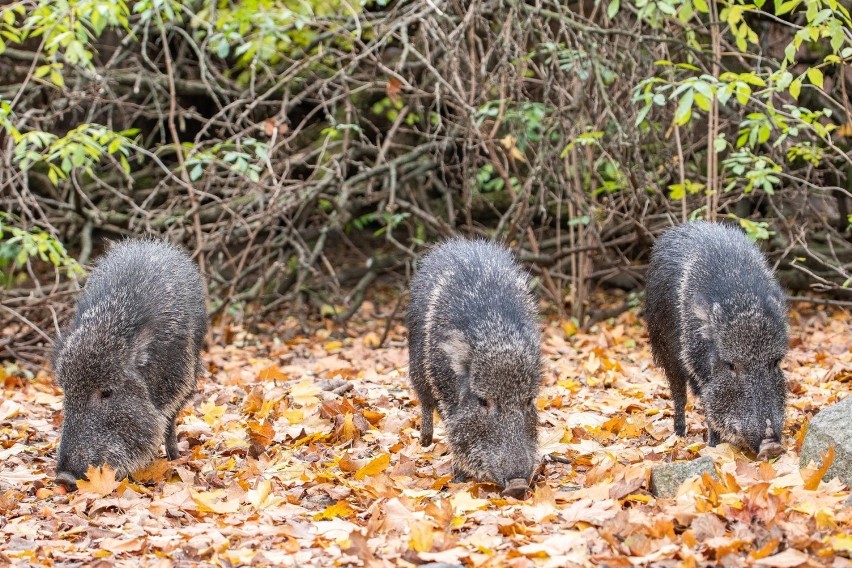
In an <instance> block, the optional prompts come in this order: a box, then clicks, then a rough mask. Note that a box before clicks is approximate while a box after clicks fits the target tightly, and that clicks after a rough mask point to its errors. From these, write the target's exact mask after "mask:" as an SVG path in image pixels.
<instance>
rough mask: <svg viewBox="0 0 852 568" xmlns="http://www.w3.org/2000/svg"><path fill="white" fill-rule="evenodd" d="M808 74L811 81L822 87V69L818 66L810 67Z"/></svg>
mask: <svg viewBox="0 0 852 568" xmlns="http://www.w3.org/2000/svg"><path fill="white" fill-rule="evenodd" d="M807 75H808V79H809V80H810V82H811V83H813V84H814V85H816V86H817V87H819V88H820V89H822V79H823V76H822V71H820V70H819V69H817V68H816V67H811V68H810V69H808V72H807Z"/></svg>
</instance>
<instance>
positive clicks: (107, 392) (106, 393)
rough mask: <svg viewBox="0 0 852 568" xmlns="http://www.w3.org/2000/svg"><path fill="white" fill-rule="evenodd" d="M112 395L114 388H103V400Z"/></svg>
mask: <svg viewBox="0 0 852 568" xmlns="http://www.w3.org/2000/svg"><path fill="white" fill-rule="evenodd" d="M111 396H112V389H102V390H101V400H106V399H108V398H109V397H111Z"/></svg>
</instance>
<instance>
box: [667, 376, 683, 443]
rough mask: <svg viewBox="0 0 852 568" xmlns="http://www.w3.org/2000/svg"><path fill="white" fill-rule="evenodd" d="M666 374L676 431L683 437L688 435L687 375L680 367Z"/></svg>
mask: <svg viewBox="0 0 852 568" xmlns="http://www.w3.org/2000/svg"><path fill="white" fill-rule="evenodd" d="M666 374H667V375H668V376H669V388H670V389H671V392H672V403H673V404H674V431H675V434H677V435H678V436H680V437H681V438H682V437H684V436H686V377H685V376H683V373H682V372H681V371H680V370H679V369H678V370H676V371H674V372H669V373H666Z"/></svg>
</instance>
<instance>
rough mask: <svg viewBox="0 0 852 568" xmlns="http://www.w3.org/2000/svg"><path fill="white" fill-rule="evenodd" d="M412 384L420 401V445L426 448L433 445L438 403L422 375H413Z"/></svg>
mask: <svg viewBox="0 0 852 568" xmlns="http://www.w3.org/2000/svg"><path fill="white" fill-rule="evenodd" d="M412 383H413V384H414V391H415V392H416V393H417V400H419V401H420V445H421V446H423V447H424V448H425V447H426V446H430V445H432V430H433V428H434V422H433V421H434V415H435V409H436V408H437V407H438V401H437V400H435V397H434V396H432V392H431V390H430V388H429V385H428V384H427V383H426V380H425V379H424V378H422V375H419V374H417V375H413V376H412Z"/></svg>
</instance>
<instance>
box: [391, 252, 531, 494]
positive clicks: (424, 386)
mask: <svg viewBox="0 0 852 568" xmlns="http://www.w3.org/2000/svg"><path fill="white" fill-rule="evenodd" d="M536 318H537V309H536V305H535V302H534V300H533V297H532V295H531V293H530V291H529V287H528V278H527V276H526V274H525V273H524V272H523V271H522V270H521V269H520V267H519V266H518V264H517V263H516V262H515V259H514V257H513V255H512V253H511V252H509V251H508V250H507V249H505V248H503V247H501V246H499V245H496V244H493V243H489V242H487V241H481V240H477V241H467V240H463V239H454V240H449V241H446V242H445V243H443V244H441V245H440V246H438V247H436V248H435V249H434V250H432V251H431V252H430V253H429V254H428V255H427V256H425V257H424V258H423V259H422V260H421V261H420V263H419V266H418V270H417V272H416V273H415V275H414V278H413V280H412V282H411V300H410V305H409V309H408V330H409V340H408V341H409V363H410V367H409V368H410V371H409V372H410V376H411V382H412V384H413V386H414V390H415V392H416V393H417V398H418V400H419V401H420V406H421V412H422V417H421V421H422V422H421V426H420V443H421V445H423V446H428V445H430V444H431V443H432V426H433V424H432V419H433V412H434V411H435V410H436V409H437V410H438V412H439V413H440V415H441V417H442V419H443V420H444V423H445V428H446V432H447V437H448V440H449V445H450V450H451V452H452V459H453V474H454V481H464V480H466V479H467V478H468V476H472V477H474V478H476V479H479V480H483V481H491V482H494V483H496V484H498V485H500V486H501V487H503V488H504V491H503V493H504V495H512V496H514V497H523V496H524V495H525V493H526V489H527V487H528V486H529V483H530V481H531V478H532V475H533V473H534V469H535V468H536V466H537V463H538V459H537V425H538V412H537V408H536V403H535V401H536V396H537V394H538V389H539V383H540V380H541V347H540V343H539V341H540V340H539V336H540V332H539V330H538V327H537V324H536Z"/></svg>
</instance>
